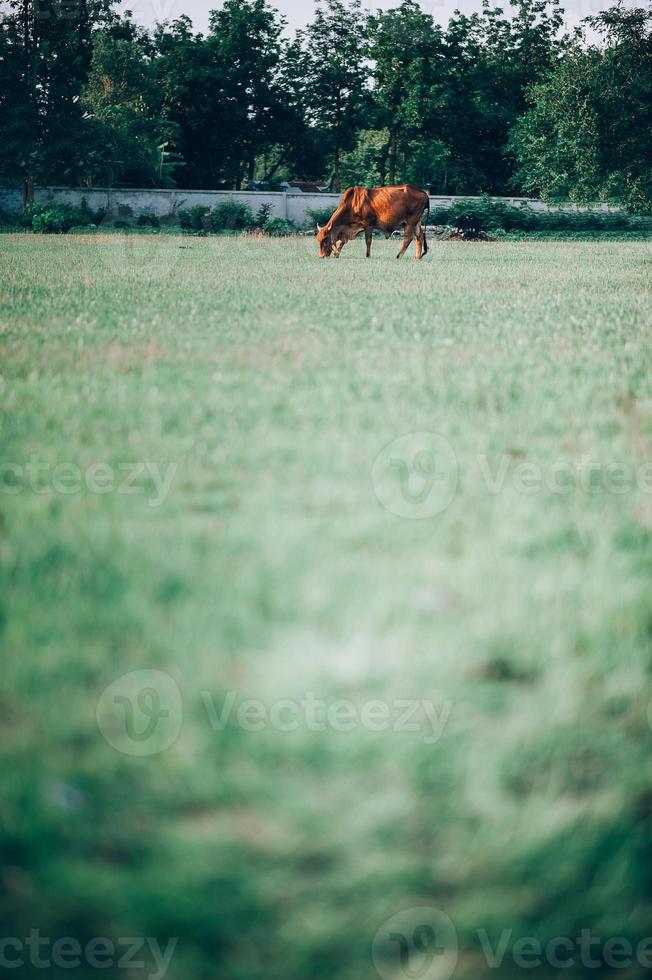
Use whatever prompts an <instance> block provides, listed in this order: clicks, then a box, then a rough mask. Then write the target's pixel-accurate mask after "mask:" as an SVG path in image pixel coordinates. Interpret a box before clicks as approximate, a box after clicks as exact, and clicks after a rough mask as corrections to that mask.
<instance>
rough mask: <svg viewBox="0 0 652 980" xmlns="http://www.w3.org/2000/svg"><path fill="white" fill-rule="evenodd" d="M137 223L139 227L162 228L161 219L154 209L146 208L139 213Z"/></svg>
mask: <svg viewBox="0 0 652 980" xmlns="http://www.w3.org/2000/svg"><path fill="white" fill-rule="evenodd" d="M136 224H137V225H138V227H139V228H160V227H161V219H160V218H159V216H158V215H157V214H154V212H153V211H150V210H145V211H142V212H141V213H140V214H139V215H138V221H137V222H136Z"/></svg>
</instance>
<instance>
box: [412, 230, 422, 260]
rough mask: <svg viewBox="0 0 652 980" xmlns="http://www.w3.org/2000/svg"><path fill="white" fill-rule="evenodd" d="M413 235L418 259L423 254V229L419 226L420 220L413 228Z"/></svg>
mask: <svg viewBox="0 0 652 980" xmlns="http://www.w3.org/2000/svg"><path fill="white" fill-rule="evenodd" d="M414 237H415V238H416V245H415V248H416V250H417V258H418V259H420V258H421V256H422V255H423V229H422V228H421V222H419V224H418V225H417V226H416V228H415V229H414Z"/></svg>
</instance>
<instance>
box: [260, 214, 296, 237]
mask: <svg viewBox="0 0 652 980" xmlns="http://www.w3.org/2000/svg"><path fill="white" fill-rule="evenodd" d="M263 231H264V233H265V234H266V235H271V236H272V237H274V238H286V237H288V236H289V235H296V233H297V229H296V228H295V227H294V225H293V224H292V222H291V221H288V220H287V218H270V219H269V221H266V222H265V224H264V225H263Z"/></svg>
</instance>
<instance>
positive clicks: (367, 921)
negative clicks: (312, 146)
mask: <svg viewBox="0 0 652 980" xmlns="http://www.w3.org/2000/svg"><path fill="white" fill-rule="evenodd" d="M397 250H398V246H397V244H396V243H395V242H389V243H385V242H374V245H373V256H372V259H371V260H370V261H366V260H365V259H364V244H363V243H359V242H356V243H354V244H352V245H349V246H347V247H346V248H345V250H344V252H343V255H342V258H341V259H340V260H339V261H335V260H328V261H320V260H319V259H318V257H317V249H316V246H315V243H314V242H313V241H312V240H310V239H295V240H287V241H283V240H279V241H270V240H265V239H256V238H245V237H243V238H233V239H223V238H215V239H186V238H183V239H182V238H176V237H172V236H169V237H168V236H160V237H156V236H150V237H147V238H145V237H141V238H140V239H138V240H136V241H135V242H134V241H133V239H130V238H127V239H123V238H122V237H120V236H117V235H115V236H106V237H103V236H99V237H95V238H93V237H91V236H88V237H87V236H68V237H55V236H50V237H38V236H31V235H22V234H21V235H4V236H2V237H0V331H1V332H0V373H1V378H0V401H1V404H2V418H1V423H0V424H1V429H0V432H1V437H2V438H1V442H2V454H1V457H0V462H1V464H2V469H1V470H0V474H1V475H0V485H1V488H2V489H1V492H0V535H1V537H0V602H1V608H0V613H1V617H0V622H1V624H2V626H1V629H2V632H1V642H2V648H3V664H4V669H3V672H2V681H1V687H0V725H1V729H2V739H1V743H0V765H1V767H2V772H3V777H2V781H1V784H0V833H1V837H2V840H1V842H0V858H1V860H0V866H1V867H2V872H1V880H2V888H1V889H0V920H2V923H3V925H2V928H3V930H4V932H3V935H4V936H11V937H17V938H18V940H19V941H23V940H24V938H25V937H27V936H29V934H30V930H32V929H39V930H40V933H41V934H42V935H43V936H47V937H50V938H51V939H52V941H54V940H55V939H56V938H57V937H76V939H77V940H78V941H79V942H80V943H81V944H82V945H84V944H86V943H87V942H89V941H91V940H93V938H94V937H107V938H108V939H109V940H110V941H111V942H112V943H113V944H114V946H115V948H116V950H117V949H118V948H119V947H120V944H121V943H122V938H121V937H138V936H139V937H143V938H148V939H150V938H152V937H156V939H157V941H158V942H159V943H160V947H161V949H165V948H166V944H167V943H168V942H169V941H170V940H171V939H172V938H176V939H177V940H178V941H177V942H176V946H174V944H173V946H174V948H173V953H172V955H171V959H170V961H169V963H166V970H167V972H166V976H167V977H168V978H170V980H263V978H264V980H367V978H370V980H371V978H374V977H378V976H379V975H380V977H381V978H382V980H402V978H404V977H411V978H413V980H414V978H417V980H448V978H449V977H450V976H454V977H457V978H463V980H471V978H473V980H479V978H481V977H484V976H485V975H487V976H490V975H491V976H500V977H501V978H511V977H512V976H513V977H516V976H522V975H523V973H524V972H525V974H526V975H530V976H532V975H535V976H550V977H553V976H554V977H558V976H560V975H563V976H572V977H583V976H592V977H595V976H596V975H600V976H612V975H613V976H616V975H617V976H620V977H626V978H627V980H632V978H639V977H643V976H644V975H648V974H649V966H648V967H646V965H645V963H644V962H643V959H644V954H643V953H641V952H640V950H639V952H638V953H637V954H636V956H634V958H633V963H632V965H631V966H630V967H629V968H628V969H625V968H611V967H610V965H609V964H610V959H609V956H610V954H609V953H608V952H607V953H605V951H604V947H605V945H606V944H607V943H608V941H609V940H614V939H615V938H617V937H618V938H623V940H624V941H625V942H629V943H631V944H633V945H634V946H635V945H636V944H637V943H639V942H640V941H641V940H642V939H645V938H646V937H648V936H650V935H651V934H652V888H651V886H650V881H651V880H652V782H651V774H652V767H651V758H652V756H651V750H652V731H651V729H650V720H649V719H650V717H652V712H649V711H648V705H649V700H650V697H651V696H652V590H651V589H650V574H651V573H652V452H651V446H652V371H651V368H652V351H651V347H650V312H651V304H650V290H649V282H650V276H649V274H650V263H649V260H650V245H649V243H647V242H644V241H641V242H605V243H596V242H586V243H584V242H582V243H580V242H575V243H559V242H532V243H527V242H517V243H501V244H495V245H494V244H481V245H480V244H470V243H469V244H462V243H448V244H444V243H441V244H434V245H432V246H431V251H430V253H429V254H428V256H427V258H426V259H425V260H424V261H423V262H421V263H417V262H416V261H415V260H414V258H413V255H414V252H413V246H412V247H411V249H410V252H409V253H408V255H407V256H406V257H405V259H404V260H402V261H401V262H400V263H399V262H396V260H395V258H394V256H395V254H396V251H397ZM133 671H138V672H139V673H134V674H133V675H131V676H130V677H126V678H125V677H124V676H123V675H125V674H128V673H129V672H133ZM110 685H114V686H113V687H110ZM107 688H108V690H107ZM424 908H425V909H426V911H423V910H424ZM433 909H434V910H435V911H433ZM406 910H407V911H406ZM398 913H402V915H401V916H399V917H398V919H393V917H394V916H396V915H397V914H398ZM420 927H423V928H420ZM426 927H431V928H432V931H431V932H428V931H427V928H426ZM582 929H590V930H591V931H592V934H593V935H594V936H596V937H598V938H599V939H600V945H598V946H595V947H594V949H593V955H594V956H603V959H601V961H600V962H602V963H603V969H602V970H597V972H596V968H593V967H590V966H588V965H587V964H586V963H585V962H583V961H582V962H581V961H580V960H581V958H580V957H578V956H576V957H575V962H574V965H573V966H572V967H569V968H567V969H564V970H562V971H561V973H560V971H559V969H558V968H557V967H556V966H555V961H554V959H553V956H552V954H546V955H545V956H544V957H543V960H542V965H541V966H540V967H539V968H538V969H533V968H532V962H531V960H530V963H529V966H528V968H524V967H523V965H522V963H520V960H519V955H520V953H519V952H518V950H519V949H520V947H518V948H516V949H515V947H516V946H517V941H518V940H519V939H520V938H523V937H532V939H533V940H535V941H538V942H541V943H543V944H545V943H547V942H548V941H549V940H550V939H552V938H553V937H559V936H562V937H570V938H571V939H572V940H573V941H574V940H575V938H576V937H578V936H579V935H580V933H581V930H582ZM506 932H508V940H507V941H506V944H505V947H504V955H503V959H502V962H501V966H500V968H499V969H492V968H491V967H490V964H489V963H488V958H487V954H486V949H485V946H486V944H487V943H488V944H489V945H490V946H491V947H493V948H495V947H496V946H497V944H499V942H500V941H501V937H503V938H504V936H505V935H506ZM397 935H398V936H399V937H400V936H403V937H404V941H403V940H401V939H400V938H397ZM424 936H425V937H426V938H425V939H424V938H423V937H424ZM442 936H443V938H442ZM433 937H434V938H433ZM431 940H432V942H431ZM402 944H403V946H404V949H403V953H404V956H403V958H402V959H401V956H400V951H401V945H402ZM483 944H484V945H483ZM151 945H152V944H151V943H149V942H148V943H145V950H144V951H143V954H142V956H143V957H144V960H143V962H144V963H145V965H144V966H143V967H140V968H134V967H130V968H126V967H120V966H119V964H118V962H117V956H116V958H115V959H114V960H113V961H112V962H111V963H110V964H108V965H107V968H105V969H103V970H101V971H99V975H102V976H104V977H112V976H121V977H125V976H127V977H132V976H133V977H145V976H161V974H162V972H163V970H162V969H159V970H158V972H157V971H156V969H155V964H153V962H152V961H151V960H150V958H148V956H149V954H150V953H151ZM647 948H648V953H647V955H648V957H650V953H649V950H650V949H651V948H652V944H648V947H647ZM15 949H18V947H15ZM406 950H407V952H406ZM456 950H457V952H456ZM46 953H47V950H46V949H45V947H44V951H43V954H42V955H46ZM146 953H147V955H145V954H146ZM603 954H604V955H603ZM15 955H17V953H15V952H14V949H13V948H12V950H10V952H9V953H8V956H9V957H13V956H15ZM560 955H561V954H560ZM564 955H566V954H564ZM604 957H606V959H605V958H604ZM24 958H25V966H24V967H23V972H21V973H20V976H21V977H22V976H32V975H34V976H35V977H36V976H42V975H43V971H42V969H40V968H37V967H36V966H34V965H33V963H32V962H31V960H29V959H28V956H27V954H24ZM135 958H136V959H139V958H142V957H135ZM611 958H613V956H612V957H611ZM650 961H652V957H650ZM519 964H520V965H519ZM453 970H454V972H453ZM30 971H31V972H30ZM15 972H16V975H18V971H15ZM96 975H98V969H96V968H94V967H93V964H92V963H91V962H90V957H89V954H88V953H85V954H84V955H83V956H82V962H81V965H79V966H78V967H77V968H76V969H74V970H73V969H70V968H67V967H65V968H64V967H58V966H57V965H56V964H54V965H53V966H52V967H51V969H50V971H49V973H48V976H52V977H59V976H61V977H64V976H66V977H70V976H83V977H84V978H86V977H91V976H96Z"/></svg>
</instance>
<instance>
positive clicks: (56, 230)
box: [22, 201, 90, 235]
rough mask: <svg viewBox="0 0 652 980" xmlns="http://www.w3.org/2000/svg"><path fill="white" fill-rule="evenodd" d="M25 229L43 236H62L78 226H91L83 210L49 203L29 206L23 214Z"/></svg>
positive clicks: (69, 205) (68, 205) (67, 205)
mask: <svg viewBox="0 0 652 980" xmlns="http://www.w3.org/2000/svg"><path fill="white" fill-rule="evenodd" d="M22 223H23V224H24V226H25V227H27V228H31V229H32V231H35V232H37V233H39V234H42V235H60V234H63V233H64V232H66V231H70V229H71V228H74V227H75V226H76V225H86V226H88V225H89V224H90V221H88V220H87V215H86V214H85V213H84V212H83V211H82V209H81V208H74V207H73V206H72V205H71V204H55V203H54V201H47V202H45V203H43V204H41V203H35V202H33V203H32V204H28V205H27V207H26V208H25V211H24V214H23V221H22Z"/></svg>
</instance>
